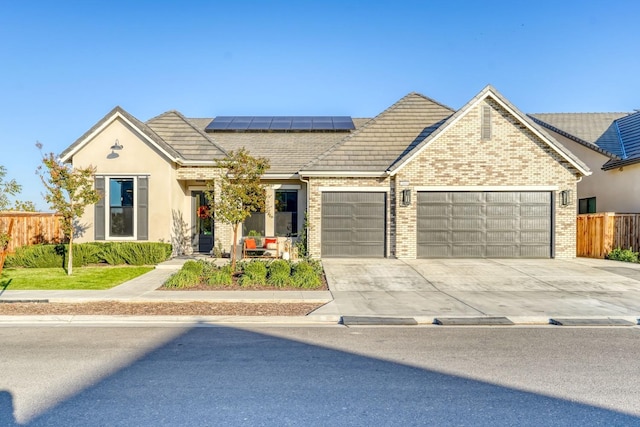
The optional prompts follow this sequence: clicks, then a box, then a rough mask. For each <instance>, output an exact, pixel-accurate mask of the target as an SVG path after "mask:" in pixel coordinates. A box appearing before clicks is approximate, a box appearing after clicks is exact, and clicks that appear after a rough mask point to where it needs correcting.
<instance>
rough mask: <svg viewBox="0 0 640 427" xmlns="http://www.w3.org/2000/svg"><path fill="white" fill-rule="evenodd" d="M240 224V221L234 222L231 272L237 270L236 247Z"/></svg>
mask: <svg viewBox="0 0 640 427" xmlns="http://www.w3.org/2000/svg"><path fill="white" fill-rule="evenodd" d="M238 225H240V224H239V223H235V224H233V242H232V243H231V272H232V273H231V274H233V273H235V272H236V248H237V247H238V244H237V241H238Z"/></svg>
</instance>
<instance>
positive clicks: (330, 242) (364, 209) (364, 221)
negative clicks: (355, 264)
mask: <svg viewBox="0 0 640 427" xmlns="http://www.w3.org/2000/svg"><path fill="white" fill-rule="evenodd" d="M385 212H386V193H375V192H362V193H357V192H323V193H322V233H321V234H322V235H321V238H322V256H323V257H346V258H384V256H385V229H386V227H385V224H386V216H385Z"/></svg>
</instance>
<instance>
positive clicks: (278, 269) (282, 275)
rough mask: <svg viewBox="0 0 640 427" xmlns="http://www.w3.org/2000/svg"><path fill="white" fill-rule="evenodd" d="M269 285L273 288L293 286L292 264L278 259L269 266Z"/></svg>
mask: <svg viewBox="0 0 640 427" xmlns="http://www.w3.org/2000/svg"><path fill="white" fill-rule="evenodd" d="M267 283H268V284H270V285H273V286H278V287H283V286H288V285H290V284H291V264H289V262H288V261H285V260H282V259H278V260H275V261H273V262H272V263H271V264H269V274H268V279H267Z"/></svg>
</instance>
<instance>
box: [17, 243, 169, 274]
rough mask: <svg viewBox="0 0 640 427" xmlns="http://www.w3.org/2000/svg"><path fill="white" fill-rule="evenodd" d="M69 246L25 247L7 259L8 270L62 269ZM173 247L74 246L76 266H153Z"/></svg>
mask: <svg viewBox="0 0 640 427" xmlns="http://www.w3.org/2000/svg"><path fill="white" fill-rule="evenodd" d="M68 251H69V246H68V245H36V246H23V247H20V248H18V249H17V250H16V252H15V254H11V255H9V256H8V257H7V261H6V264H5V265H6V267H25V268H60V267H63V265H64V264H65V259H66V256H67V253H68ZM170 255H171V245H170V244H168V243H154V242H90V243H77V244H75V245H73V266H74V267H82V266H85V265H89V264H99V263H107V264H110V265H121V264H129V265H152V264H158V263H160V262H162V261H166V260H167V259H168V258H169V256H170Z"/></svg>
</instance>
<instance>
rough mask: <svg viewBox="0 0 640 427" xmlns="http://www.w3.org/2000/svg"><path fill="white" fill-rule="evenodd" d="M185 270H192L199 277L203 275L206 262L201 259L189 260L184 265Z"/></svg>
mask: <svg viewBox="0 0 640 427" xmlns="http://www.w3.org/2000/svg"><path fill="white" fill-rule="evenodd" d="M182 270H183V271H191V272H193V273H194V274H195V275H197V276H198V277H200V276H202V273H203V272H204V263H203V262H200V261H193V260H189V261H187V262H185V263H184V265H183V266H182Z"/></svg>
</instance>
